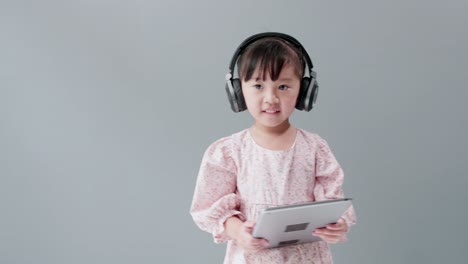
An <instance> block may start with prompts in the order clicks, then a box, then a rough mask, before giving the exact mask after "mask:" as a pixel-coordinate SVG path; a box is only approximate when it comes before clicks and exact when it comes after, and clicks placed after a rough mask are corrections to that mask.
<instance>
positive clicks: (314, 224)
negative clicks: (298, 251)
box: [252, 198, 352, 248]
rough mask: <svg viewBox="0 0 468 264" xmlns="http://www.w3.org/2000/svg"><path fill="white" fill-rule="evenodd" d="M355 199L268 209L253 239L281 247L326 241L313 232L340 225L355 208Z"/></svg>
mask: <svg viewBox="0 0 468 264" xmlns="http://www.w3.org/2000/svg"><path fill="white" fill-rule="evenodd" d="M351 200H352V199H351V198H343V199H337V200H326V201H319V202H308V203H301V204H293V205H286V206H279V207H272V208H268V209H265V210H264V211H263V212H262V213H260V216H259V217H258V219H257V222H256V224H255V228H254V230H253V232H252V235H253V237H257V238H264V239H266V240H268V242H269V244H270V246H269V247H271V248H272V247H281V246H287V245H293V244H302V243H309V242H315V241H320V240H322V239H321V238H319V237H316V236H313V235H312V231H313V230H315V229H316V228H320V227H324V226H326V225H327V224H330V223H336V222H337V221H338V220H339V219H340V218H341V216H343V213H344V212H345V211H346V209H348V208H349V206H351Z"/></svg>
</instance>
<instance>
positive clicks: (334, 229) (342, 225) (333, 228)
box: [312, 218, 348, 244]
mask: <svg viewBox="0 0 468 264" xmlns="http://www.w3.org/2000/svg"><path fill="white" fill-rule="evenodd" d="M347 232H348V225H347V224H346V222H345V221H344V219H343V218H340V220H338V222H337V223H336V224H328V225H327V226H326V227H323V228H317V229H315V230H314V231H313V232H312V235H314V236H318V237H320V238H321V239H323V240H324V241H325V242H327V243H332V244H335V243H337V242H339V241H341V240H342V239H343V238H344V237H345V236H346V233H347Z"/></svg>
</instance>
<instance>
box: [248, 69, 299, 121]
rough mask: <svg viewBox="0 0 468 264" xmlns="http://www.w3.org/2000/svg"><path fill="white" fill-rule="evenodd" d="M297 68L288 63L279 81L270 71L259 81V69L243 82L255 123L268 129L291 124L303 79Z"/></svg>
mask: <svg viewBox="0 0 468 264" xmlns="http://www.w3.org/2000/svg"><path fill="white" fill-rule="evenodd" d="M294 70H295V69H294V67H293V66H292V65H290V64H285V65H284V66H283V69H282V70H281V72H280V75H279V77H278V79H277V80H276V81H273V80H271V78H270V75H269V74H268V71H267V72H266V73H265V74H266V76H265V78H264V79H265V80H263V78H259V76H260V72H259V71H258V69H257V70H256V71H255V72H254V74H253V76H252V78H251V79H250V80H248V81H244V80H242V81H241V86H242V93H243V94H244V99H245V103H246V105H247V109H248V110H249V112H250V114H251V115H252V117H253V118H254V119H255V124H256V125H259V126H261V127H263V128H265V129H271V128H279V127H280V126H282V125H289V116H290V115H291V114H292V112H293V111H294V108H295V106H296V100H297V96H298V95H299V89H300V84H301V80H300V79H299V78H298V76H297V74H296V73H295V71H294Z"/></svg>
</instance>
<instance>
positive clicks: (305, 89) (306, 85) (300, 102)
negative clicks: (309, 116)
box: [296, 77, 318, 112]
mask: <svg viewBox="0 0 468 264" xmlns="http://www.w3.org/2000/svg"><path fill="white" fill-rule="evenodd" d="M317 95H318V83H317V81H316V80H315V78H313V77H304V78H302V82H301V90H300V92H299V96H298V97H297V102H296V109H298V110H301V111H307V112H308V111H310V110H312V108H313V107H314V104H315V101H316V100H317Z"/></svg>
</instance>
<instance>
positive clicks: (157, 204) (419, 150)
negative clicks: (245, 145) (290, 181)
mask: <svg viewBox="0 0 468 264" xmlns="http://www.w3.org/2000/svg"><path fill="white" fill-rule="evenodd" d="M467 13H468V3H467V2H466V1H455V0H451V1H422V0H420V1H385V2H384V1H143V0H138V1H130V0H126V1H125V0H122V1H110V0H107V1H94V0H93V1H29V2H26V1H13V0H12V1H5V0H3V1H1V2H0V263H2V264H23V263H24V264H26V263H35V264H37V263H47V264H55V263H57V264H64V263H65V264H82V263H89V264H91V263H96V264H98V263H99V264H102V263H113V264H120V263H221V262H222V259H223V256H224V250H225V245H223V244H221V245H218V244H214V243H213V241H212V237H211V235H210V234H208V233H205V232H202V231H200V230H199V229H198V228H197V227H196V226H195V224H194V223H193V221H192V218H191V216H190V215H189V208H190V203H191V199H192V195H193V190H194V186H195V180H196V176H197V172H198V168H199V165H200V161H201V158H202V155H203V152H204V151H205V149H206V148H207V147H208V145H209V144H211V143H212V142H213V141H215V140H217V139H219V138H221V137H223V136H227V135H230V134H232V133H234V132H237V131H240V130H241V129H244V128H246V127H248V126H249V125H250V124H251V122H252V120H251V117H250V115H249V114H248V113H247V112H244V113H241V114H234V113H233V112H232V111H231V110H230V107H229V103H228V101H227V97H226V94H225V91H224V75H225V74H226V72H227V66H228V63H229V61H230V59H231V56H232V54H233V53H234V50H235V49H236V48H237V46H238V45H239V43H240V42H241V41H242V40H244V39H245V38H247V37H248V36H250V35H252V34H255V33H259V32H264V31H279V32H284V33H288V34H291V35H292V36H294V37H296V38H297V39H298V40H299V41H300V42H301V43H302V44H303V45H304V46H305V48H306V49H307V50H308V52H309V54H310V56H311V57H312V60H313V62H314V65H315V69H316V71H317V73H318V81H319V84H320V92H319V97H318V101H317V106H316V108H315V109H314V110H313V111H312V112H309V113H306V112H295V113H294V114H293V116H292V122H293V124H295V125H296V126H298V127H301V128H304V129H306V130H309V131H313V132H316V133H318V134H320V135H321V136H322V137H324V138H325V139H326V140H327V141H328V143H329V144H330V146H331V148H332V150H333V152H334V153H335V155H336V157H337V159H338V161H339V162H340V164H341V165H342V167H343V169H344V171H345V175H346V176H345V185H344V190H345V193H346V195H347V196H349V197H353V198H354V204H355V208H356V212H357V216H358V224H357V225H356V226H354V227H353V228H352V230H351V232H350V233H349V235H348V237H349V241H348V242H347V243H344V244H337V245H332V246H331V249H332V252H333V255H334V258H335V263H365V264H367V263H369V264H370V263H392V264H393V263H461V262H463V261H464V260H465V259H466V258H467V247H466V245H467V240H466V239H467V235H468V233H467V231H466V226H467V225H466V221H467V219H468V213H467V206H466V200H467V198H468V194H467V193H468V192H467V190H466V189H465V188H467V186H468V180H467V179H468V176H467V172H466V169H467V164H468V158H467V156H468V153H467V147H468V144H467V143H468V140H467V139H466V135H468V122H467V121H468V120H467V117H466V116H467V107H466V100H467V98H468V87H467V81H468V80H467V77H466V76H467V73H466V71H467V69H468V50H467V47H468V30H467V28H468V27H467V25H468V16H467Z"/></svg>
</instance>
